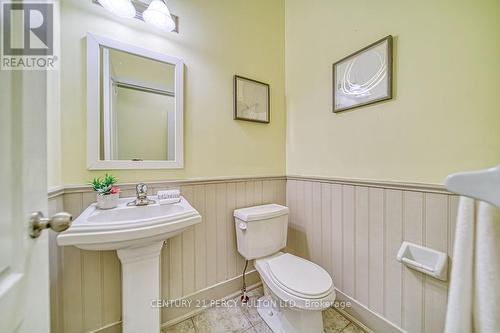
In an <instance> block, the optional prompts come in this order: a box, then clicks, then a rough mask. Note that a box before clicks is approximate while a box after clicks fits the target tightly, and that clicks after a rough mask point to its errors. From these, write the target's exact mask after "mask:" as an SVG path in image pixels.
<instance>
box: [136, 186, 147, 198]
mask: <svg viewBox="0 0 500 333" xmlns="http://www.w3.org/2000/svg"><path fill="white" fill-rule="evenodd" d="M135 190H136V192H137V197H138V198H144V197H146V196H147V195H148V186H147V185H146V184H143V183H140V184H137V186H136V187H135Z"/></svg>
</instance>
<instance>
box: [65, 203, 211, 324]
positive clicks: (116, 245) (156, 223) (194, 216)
mask: <svg viewBox="0 0 500 333" xmlns="http://www.w3.org/2000/svg"><path fill="white" fill-rule="evenodd" d="M134 199H135V198H122V199H120V202H119V205H118V207H116V208H113V209H110V210H99V209H97V207H96V204H92V205H90V206H89V207H88V208H87V209H85V211H84V212H83V213H82V214H81V215H80V216H79V217H78V218H77V219H76V220H75V221H74V222H73V224H72V225H71V227H70V228H69V229H68V230H66V231H65V232H63V233H61V234H59V235H58V236H57V243H58V245H60V246H68V245H72V246H76V247H78V248H80V249H83V250H95V251H104V250H116V251H117V253H118V257H119V258H120V261H121V263H122V280H123V281H122V300H123V301H122V302H123V303H122V322H123V332H124V333H135V332H141V333H142V332H144V333H159V332H160V309H159V308H153V307H151V302H152V300H156V299H159V298H160V252H161V248H162V246H163V243H164V242H165V240H167V239H168V238H170V237H173V236H175V235H177V234H180V233H181V232H182V231H183V230H185V229H186V228H188V227H189V226H192V225H194V224H197V223H200V222H201V216H200V214H199V213H198V212H197V211H196V210H195V209H194V208H193V207H191V205H190V204H189V203H188V202H187V201H186V200H185V199H184V198H181V201H180V202H179V203H176V204H169V205H158V204H152V205H148V206H140V207H137V206H127V203H128V202H131V201H133V200H134ZM151 199H154V198H151Z"/></svg>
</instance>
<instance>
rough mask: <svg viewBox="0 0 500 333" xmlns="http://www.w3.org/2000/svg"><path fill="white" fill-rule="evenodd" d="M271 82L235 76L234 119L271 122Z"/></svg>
mask: <svg viewBox="0 0 500 333" xmlns="http://www.w3.org/2000/svg"><path fill="white" fill-rule="evenodd" d="M269 90H270V87H269V84H267V83H264V82H260V81H256V80H252V79H248V78H245V77H242V76H238V75H235V76H234V119H235V120H245V121H253V122H258V123H266V124H267V123H269V122H270V121H271V119H270V101H269Z"/></svg>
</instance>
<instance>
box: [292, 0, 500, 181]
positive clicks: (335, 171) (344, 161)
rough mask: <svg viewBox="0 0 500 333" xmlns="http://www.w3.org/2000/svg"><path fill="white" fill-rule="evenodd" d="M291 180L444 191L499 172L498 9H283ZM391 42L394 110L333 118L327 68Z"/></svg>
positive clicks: (385, 4) (391, 3) (411, 5)
mask: <svg viewBox="0 0 500 333" xmlns="http://www.w3.org/2000/svg"><path fill="white" fill-rule="evenodd" d="M285 17H286V34H285V36H286V37H285V39H286V95H287V119H288V120H287V122H288V125H287V174H300V175H321V176H331V177H354V178H369V179H381V180H382V179H385V180H402V181H411V182H425V183H441V182H442V181H443V178H444V177H445V176H446V175H447V174H449V173H451V172H455V171H459V170H467V169H475V168H483V167H490V166H493V165H496V164H498V163H500V134H499V132H500V98H499V96H500V95H499V93H500V74H499V73H500V61H499V59H500V43H499V42H498V40H499V39H498V38H499V36H500V2H498V1H497V0H479V1H468V0H459V1H456V0H443V1H435V0H425V1H396V0H379V1H371V0H359V1H331V0H310V1H303V0H286V14H285ZM389 34H391V35H393V36H394V37H395V44H394V46H395V50H394V56H395V62H394V66H395V77H394V79H395V82H394V87H395V99H394V100H393V101H389V102H386V103H381V104H376V105H373V106H368V107H364V108H361V109H357V110H354V111H348V112H345V113H341V114H333V113H332V112H331V108H332V97H331V89H332V63H334V62H335V61H337V60H339V59H341V58H343V57H344V56H346V55H348V54H350V53H352V52H354V51H356V50H358V49H361V48H362V47H364V46H366V45H368V44H370V43H372V42H374V41H376V40H378V39H380V38H382V37H384V36H386V35H389Z"/></svg>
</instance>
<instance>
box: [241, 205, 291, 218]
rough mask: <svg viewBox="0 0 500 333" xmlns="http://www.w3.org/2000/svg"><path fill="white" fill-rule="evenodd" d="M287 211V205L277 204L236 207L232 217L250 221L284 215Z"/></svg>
mask: <svg viewBox="0 0 500 333" xmlns="http://www.w3.org/2000/svg"><path fill="white" fill-rule="evenodd" d="M288 211H289V210H288V207H285V206H281V205H277V204H269V205H261V206H254V207H247V208H241V209H236V210H235V211H234V217H236V218H238V219H240V220H241V221H245V222H250V221H259V220H266V219H270V218H273V217H278V216H282V215H286V214H288Z"/></svg>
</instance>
